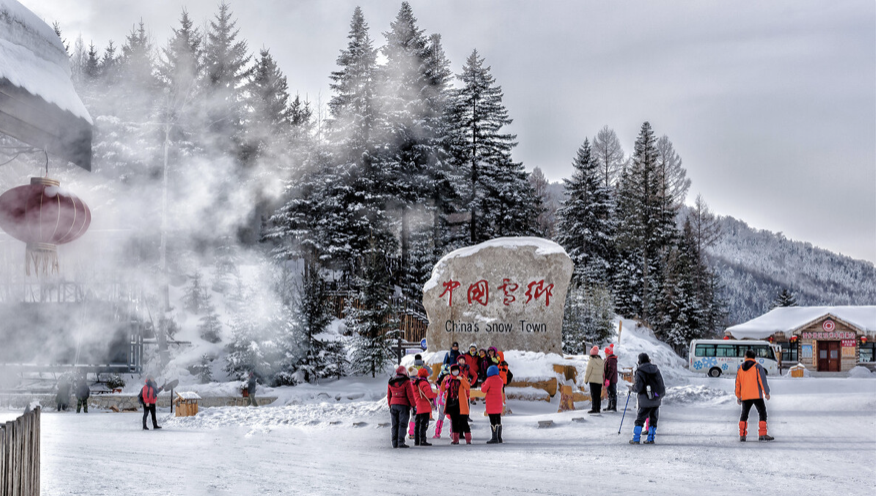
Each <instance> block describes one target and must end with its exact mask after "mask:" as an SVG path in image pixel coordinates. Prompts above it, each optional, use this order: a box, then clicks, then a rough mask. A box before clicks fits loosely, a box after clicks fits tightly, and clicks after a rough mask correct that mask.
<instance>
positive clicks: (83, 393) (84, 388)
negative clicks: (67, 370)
mask: <svg viewBox="0 0 876 496" xmlns="http://www.w3.org/2000/svg"><path fill="white" fill-rule="evenodd" d="M89 396H91V388H89V387H88V381H86V380H85V376H82V377H80V378H79V380H78V381H76V413H79V409H80V408H83V409H85V413H88V397H89Z"/></svg>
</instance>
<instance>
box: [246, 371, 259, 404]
mask: <svg viewBox="0 0 876 496" xmlns="http://www.w3.org/2000/svg"><path fill="white" fill-rule="evenodd" d="M246 388H247V391H248V392H249V404H250V405H252V406H259V404H258V403H257V402H256V399H255V393H256V376H255V373H254V372H252V371H250V373H249V380H248V382H247V385H246Z"/></svg>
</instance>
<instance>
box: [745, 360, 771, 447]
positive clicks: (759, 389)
mask: <svg viewBox="0 0 876 496" xmlns="http://www.w3.org/2000/svg"><path fill="white" fill-rule="evenodd" d="M764 399H767V400H769V399H770V385H769V383H768V382H767V378H766V370H764V368H763V367H761V366H760V364H759V363H757V361H756V360H755V354H754V350H752V349H749V350H748V351H746V352H745V361H744V362H743V363H742V366H741V367H739V370H738V371H737V372H736V403H737V404H740V405H742V416H741V417H739V440H740V441H745V439H746V437H747V436H748V413H749V412H750V411H751V407H752V405H754V407H755V408H757V415H758V417H759V419H760V423H759V424H758V432H757V434H758V441H772V440H773V439H775V438H773V437H772V436H770V435H769V434H767V411H766V403H765V402H764Z"/></svg>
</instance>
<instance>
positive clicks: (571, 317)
mask: <svg viewBox="0 0 876 496" xmlns="http://www.w3.org/2000/svg"><path fill="white" fill-rule="evenodd" d="M614 315H615V314H614V303H613V301H612V295H611V292H610V291H609V290H608V289H606V288H604V287H601V286H589V287H586V286H581V285H579V284H577V283H574V282H573V283H572V284H571V285H570V286H569V291H568V293H567V294H566V306H565V307H564V309H563V352H564V353H569V354H574V355H580V354H584V353H586V351H587V350H586V349H585V343H590V344H596V343H604V342H605V341H607V340H608V338H609V337H610V336H611V334H612V332H613V331H614V326H613V324H612V320H613V319H614Z"/></svg>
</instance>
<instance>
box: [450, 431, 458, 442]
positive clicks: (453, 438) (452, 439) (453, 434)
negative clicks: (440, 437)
mask: <svg viewBox="0 0 876 496" xmlns="http://www.w3.org/2000/svg"><path fill="white" fill-rule="evenodd" d="M450 444H459V433H456V432H451V433H450Z"/></svg>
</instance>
